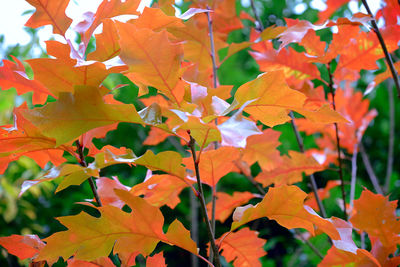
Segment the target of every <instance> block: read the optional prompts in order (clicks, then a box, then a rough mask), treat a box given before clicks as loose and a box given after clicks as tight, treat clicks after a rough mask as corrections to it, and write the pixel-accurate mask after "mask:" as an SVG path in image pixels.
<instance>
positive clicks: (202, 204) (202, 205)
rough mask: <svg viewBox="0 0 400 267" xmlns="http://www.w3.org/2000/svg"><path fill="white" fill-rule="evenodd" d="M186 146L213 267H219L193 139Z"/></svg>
mask: <svg viewBox="0 0 400 267" xmlns="http://www.w3.org/2000/svg"><path fill="white" fill-rule="evenodd" d="M188 146H189V148H190V151H191V152H192V158H193V164H194V169H195V173H196V180H197V186H198V187H199V188H198V190H199V195H198V198H199V200H200V208H201V213H202V215H203V218H204V221H205V223H206V228H207V234H208V238H209V239H210V243H211V249H212V250H213V253H214V255H215V257H214V262H215V266H217V267H221V263H220V260H219V253H218V248H217V246H216V245H215V239H214V233H213V230H212V227H211V223H210V221H209V219H208V214H207V208H206V201H205V200H204V191H203V186H202V184H201V178H200V170H199V163H198V161H197V159H196V149H195V140H194V139H193V137H192V136H190V141H189V143H188Z"/></svg>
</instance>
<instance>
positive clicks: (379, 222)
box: [350, 189, 400, 247]
mask: <svg viewBox="0 0 400 267" xmlns="http://www.w3.org/2000/svg"><path fill="white" fill-rule="evenodd" d="M396 208H397V200H396V201H389V197H384V196H382V195H379V194H374V193H372V192H371V191H369V190H366V189H365V190H364V191H362V193H361V196H360V198H359V199H357V200H355V201H354V209H355V210H356V214H355V215H354V216H353V217H352V218H351V219H350V222H351V223H352V224H353V225H354V227H356V228H358V229H360V230H362V231H365V232H367V233H368V234H369V235H370V236H371V237H378V238H379V240H380V241H381V243H382V245H383V246H384V247H392V246H396V245H397V244H400V237H399V232H400V220H399V219H400V217H398V216H396Z"/></svg>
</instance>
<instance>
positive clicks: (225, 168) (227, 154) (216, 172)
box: [184, 147, 239, 186]
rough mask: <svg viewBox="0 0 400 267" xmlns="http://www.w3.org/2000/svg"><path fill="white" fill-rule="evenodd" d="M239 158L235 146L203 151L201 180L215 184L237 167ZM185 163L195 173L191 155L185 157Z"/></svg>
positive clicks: (211, 184)
mask: <svg viewBox="0 0 400 267" xmlns="http://www.w3.org/2000/svg"><path fill="white" fill-rule="evenodd" d="M238 158H239V151H238V150H237V149H236V148H234V147H220V148H218V149H216V150H209V151H205V152H202V153H201V155H200V158H199V170H200V176H201V181H202V182H203V183H206V184H208V185H210V186H215V185H216V184H217V183H218V181H219V180H220V179H221V178H222V177H223V176H225V175H226V174H228V173H229V172H231V171H232V170H233V168H234V167H235V164H234V161H235V160H236V159H238ZM184 164H185V165H186V167H187V168H189V169H191V170H192V171H193V173H194V164H193V160H192V158H191V157H189V158H185V159H184Z"/></svg>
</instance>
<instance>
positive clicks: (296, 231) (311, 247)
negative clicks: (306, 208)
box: [294, 229, 324, 259]
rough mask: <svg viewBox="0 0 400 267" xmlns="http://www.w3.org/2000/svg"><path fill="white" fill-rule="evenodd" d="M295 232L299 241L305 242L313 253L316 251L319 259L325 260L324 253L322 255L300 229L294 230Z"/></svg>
mask: <svg viewBox="0 0 400 267" xmlns="http://www.w3.org/2000/svg"><path fill="white" fill-rule="evenodd" d="M294 231H295V233H296V236H297V237H298V238H299V239H301V241H303V242H304V243H306V244H307V246H309V247H310V249H311V250H312V251H314V253H315V254H316V255H317V256H318V257H319V258H321V259H323V258H324V255H322V253H321V252H320V251H319V250H318V249H317V248H316V247H315V246H314V245H313V244H312V243H311V242H310V241H309V240H307V239H305V238H304V237H303V236H302V235H301V232H300V231H299V230H298V229H294Z"/></svg>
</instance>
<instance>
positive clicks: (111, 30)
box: [87, 19, 121, 61]
mask: <svg viewBox="0 0 400 267" xmlns="http://www.w3.org/2000/svg"><path fill="white" fill-rule="evenodd" d="M118 39H119V37H118V33H117V29H116V28H115V24H114V22H113V21H112V20H111V19H106V20H104V22H103V32H102V33H101V34H96V50H95V51H93V52H92V53H90V54H88V55H87V59H88V60H96V61H107V60H109V59H112V58H114V57H116V56H118V55H119V52H120V51H121V48H120V46H119V42H118Z"/></svg>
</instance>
